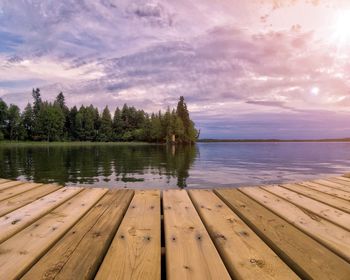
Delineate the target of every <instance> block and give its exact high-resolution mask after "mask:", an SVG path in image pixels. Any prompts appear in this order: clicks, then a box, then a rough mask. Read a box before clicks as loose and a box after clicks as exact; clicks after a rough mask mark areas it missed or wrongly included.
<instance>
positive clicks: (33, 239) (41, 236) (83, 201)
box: [0, 189, 106, 279]
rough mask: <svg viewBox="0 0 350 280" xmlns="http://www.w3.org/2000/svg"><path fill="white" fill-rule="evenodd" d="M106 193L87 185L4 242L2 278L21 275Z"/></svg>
mask: <svg viewBox="0 0 350 280" xmlns="http://www.w3.org/2000/svg"><path fill="white" fill-rule="evenodd" d="M105 193H106V190H104V189H86V190H84V191H82V192H80V193H79V194H78V195H76V196H74V197H73V198H72V199H70V200H68V201H67V202H65V203H64V204H62V205H61V206H59V207H58V208H56V209H55V210H54V211H52V212H50V213H48V214H47V215H45V216H44V217H42V218H41V219H39V220H38V221H36V222H35V223H34V224H32V225H31V226H29V227H27V228H26V229H24V230H22V231H21V232H19V233H18V234H16V235H15V236H13V237H12V238H10V239H8V240H6V241H5V242H3V243H2V244H0V279H17V278H19V277H21V276H22V275H23V274H24V273H25V272H26V271H27V270H28V269H29V268H30V267H31V266H32V265H33V264H35V263H36V262H37V260H38V259H39V258H40V257H41V256H42V255H43V254H44V253H45V252H46V251H47V250H48V249H49V248H50V247H51V246H52V245H53V244H54V243H55V242H56V241H57V240H59V239H60V237H61V236H62V235H64V234H65V233H66V232H67V231H68V230H69V229H70V228H71V227H72V226H73V225H74V224H75V223H76V222H77V221H78V220H79V219H80V218H81V217H82V216H83V215H84V214H85V213H86V212H87V211H89V209H90V208H91V207H92V206H93V205H94V204H95V203H96V202H97V201H98V200H99V199H100V198H101V197H102V196H103V195H104V194H105Z"/></svg>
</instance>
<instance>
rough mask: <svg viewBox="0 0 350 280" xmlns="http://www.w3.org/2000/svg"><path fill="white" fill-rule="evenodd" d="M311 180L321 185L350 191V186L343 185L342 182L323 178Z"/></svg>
mask: <svg viewBox="0 0 350 280" xmlns="http://www.w3.org/2000/svg"><path fill="white" fill-rule="evenodd" d="M313 182H315V183H317V184H320V185H323V186H327V187H330V188H334V189H337V190H341V191H344V192H350V188H349V187H348V186H346V185H345V186H344V184H339V183H337V182H332V181H329V180H325V179H320V180H314V181H313Z"/></svg>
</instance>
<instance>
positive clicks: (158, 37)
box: [0, 0, 350, 139]
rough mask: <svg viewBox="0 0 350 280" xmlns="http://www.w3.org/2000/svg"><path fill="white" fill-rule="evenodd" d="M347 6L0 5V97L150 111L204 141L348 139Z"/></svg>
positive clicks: (67, 0) (25, 0) (197, 2)
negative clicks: (183, 116) (187, 122)
mask: <svg viewBox="0 0 350 280" xmlns="http://www.w3.org/2000/svg"><path fill="white" fill-rule="evenodd" d="M349 56H350V1H348V0H332V1H328V0H324V1H322V0H244V1H243V0H240V1H238V0H221V1H213V0H191V1H188V0H176V1H174V0H62V1H54V0H46V1H44V0H41V1H39V0H0V98H2V99H3V100H5V101H6V102H7V103H14V104H17V105H18V106H20V107H21V108H24V106H25V105H26V104H27V103H28V102H31V90H32V88H36V87H39V88H40V89H41V93H42V97H43V98H44V99H48V100H53V99H54V98H55V96H56V95H57V94H58V93H59V92H60V91H63V93H64V94H65V96H66V101H67V104H68V105H69V106H73V105H77V106H80V105H82V104H84V105H89V104H94V105H95V106H97V107H98V108H100V109H102V108H104V107H105V106H106V105H108V106H109V108H110V109H111V110H112V111H113V110H114V108H115V107H116V106H122V105H123V104H124V103H127V104H128V105H133V106H136V107H138V108H142V109H145V110H146V111H147V112H156V111H158V110H165V109H166V108H167V106H170V107H173V106H176V103H177V100H178V98H179V96H181V95H183V96H185V100H186V102H187V104H188V108H189V110H190V113H191V117H192V118H193V120H194V121H195V123H196V126H197V128H199V129H200V130H201V138H240V139H243V138H244V139H247V138H280V139H306V138H308V139H316V138H336V137H350V125H349V122H350V59H349Z"/></svg>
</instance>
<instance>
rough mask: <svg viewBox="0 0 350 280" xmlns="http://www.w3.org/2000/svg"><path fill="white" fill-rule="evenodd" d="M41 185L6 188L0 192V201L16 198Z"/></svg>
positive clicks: (31, 184)
mask: <svg viewBox="0 0 350 280" xmlns="http://www.w3.org/2000/svg"><path fill="white" fill-rule="evenodd" d="M41 185H42V184H35V183H24V184H20V185H16V186H12V187H11V188H6V189H4V190H0V201H2V200H5V199H8V198H11V197H13V196H16V195H18V194H20V193H24V192H27V191H29V190H32V189H34V188H37V187H39V186H41Z"/></svg>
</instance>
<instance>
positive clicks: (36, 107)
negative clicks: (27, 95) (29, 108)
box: [32, 88, 43, 117]
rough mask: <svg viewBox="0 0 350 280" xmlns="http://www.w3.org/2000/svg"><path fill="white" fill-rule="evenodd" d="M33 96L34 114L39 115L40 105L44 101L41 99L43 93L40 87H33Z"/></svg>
mask: <svg viewBox="0 0 350 280" xmlns="http://www.w3.org/2000/svg"><path fill="white" fill-rule="evenodd" d="M32 96H33V99H34V102H33V103H34V105H33V112H34V116H35V117H37V116H38V114H39V111H40V107H41V105H42V103H43V101H42V100H41V94H40V89H38V88H37V89H33V91H32Z"/></svg>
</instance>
